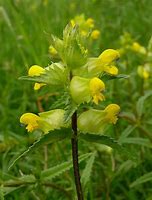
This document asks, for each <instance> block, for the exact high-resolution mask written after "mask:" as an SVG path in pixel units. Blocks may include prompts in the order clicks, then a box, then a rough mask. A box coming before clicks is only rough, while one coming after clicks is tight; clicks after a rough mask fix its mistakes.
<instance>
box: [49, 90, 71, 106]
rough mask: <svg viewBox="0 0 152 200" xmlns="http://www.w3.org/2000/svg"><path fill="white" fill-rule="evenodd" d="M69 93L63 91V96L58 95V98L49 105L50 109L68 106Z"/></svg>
mask: <svg viewBox="0 0 152 200" xmlns="http://www.w3.org/2000/svg"><path fill="white" fill-rule="evenodd" d="M69 99H70V96H69V92H67V91H65V92H64V93H63V94H61V95H59V98H58V99H57V100H56V101H55V102H54V103H53V104H52V105H51V108H50V109H51V110H52V109H59V108H60V109H61V108H62V109H64V108H65V106H66V105H68V104H69Z"/></svg>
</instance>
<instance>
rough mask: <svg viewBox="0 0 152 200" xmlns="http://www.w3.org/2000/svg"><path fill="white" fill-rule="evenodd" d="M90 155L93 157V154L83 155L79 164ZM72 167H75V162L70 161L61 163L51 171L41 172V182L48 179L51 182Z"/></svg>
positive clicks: (50, 169)
mask: <svg viewBox="0 0 152 200" xmlns="http://www.w3.org/2000/svg"><path fill="white" fill-rule="evenodd" d="M90 155H92V153H87V154H84V155H81V156H80V157H79V163H80V162H82V161H83V160H85V159H87V158H88V157H89V156H90ZM72 166H73V161H72V160H70V161H67V162H64V163H61V164H59V165H56V166H54V167H51V168H49V169H46V170H44V171H42V172H41V180H48V179H49V180H50V179H52V178H54V177H56V176H59V175H60V174H61V173H63V172H65V171H67V170H69V169H70V168H72Z"/></svg>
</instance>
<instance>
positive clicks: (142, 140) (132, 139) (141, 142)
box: [121, 137, 152, 148]
mask: <svg viewBox="0 0 152 200" xmlns="http://www.w3.org/2000/svg"><path fill="white" fill-rule="evenodd" d="M121 143H122V144H126V143H127V144H138V145H141V146H145V147H148V148H152V143H151V142H150V140H149V139H147V138H140V137H128V138H124V139H123V141H121Z"/></svg>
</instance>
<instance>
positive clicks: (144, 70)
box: [137, 64, 150, 80]
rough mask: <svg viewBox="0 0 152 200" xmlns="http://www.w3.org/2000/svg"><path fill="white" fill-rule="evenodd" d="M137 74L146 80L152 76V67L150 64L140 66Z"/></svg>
mask: <svg viewBox="0 0 152 200" xmlns="http://www.w3.org/2000/svg"><path fill="white" fill-rule="evenodd" d="M137 72H138V75H139V76H140V77H141V78H144V79H145V80H146V79H148V78H149V76H150V66H149V65H148V64H145V65H144V66H141V65H140V66H138V69H137Z"/></svg>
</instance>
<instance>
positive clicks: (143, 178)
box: [130, 172, 152, 187]
mask: <svg viewBox="0 0 152 200" xmlns="http://www.w3.org/2000/svg"><path fill="white" fill-rule="evenodd" d="M147 181H152V172H149V173H146V174H144V175H143V176H141V177H139V178H138V179H136V180H135V181H134V182H133V183H132V184H131V185H130V187H135V186H137V185H139V184H142V183H145V182H147Z"/></svg>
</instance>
